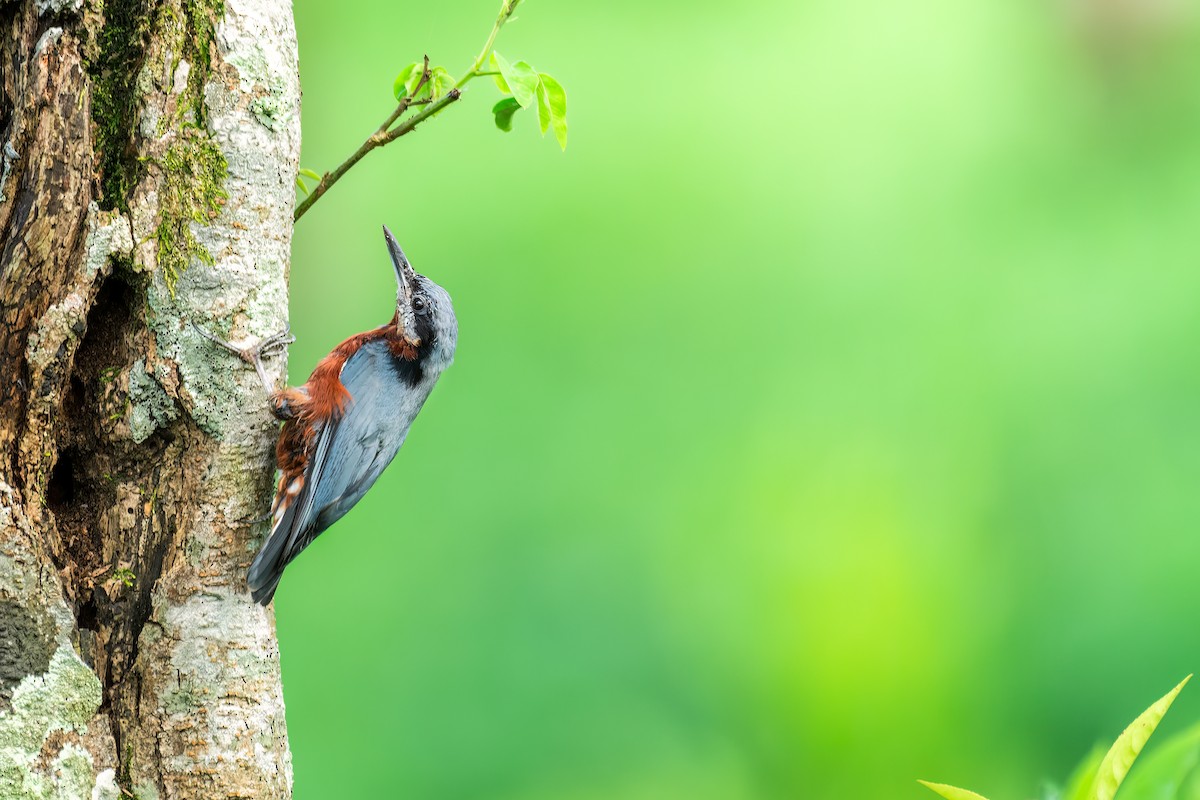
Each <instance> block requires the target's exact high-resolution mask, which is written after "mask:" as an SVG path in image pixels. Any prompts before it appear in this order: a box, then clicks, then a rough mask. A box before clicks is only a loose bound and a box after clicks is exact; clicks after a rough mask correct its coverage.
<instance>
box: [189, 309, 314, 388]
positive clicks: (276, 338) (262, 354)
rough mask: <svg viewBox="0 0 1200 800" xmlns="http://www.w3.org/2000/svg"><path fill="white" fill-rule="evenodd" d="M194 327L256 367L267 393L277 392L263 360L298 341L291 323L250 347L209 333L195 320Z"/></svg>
mask: <svg viewBox="0 0 1200 800" xmlns="http://www.w3.org/2000/svg"><path fill="white" fill-rule="evenodd" d="M192 327H193V328H195V329H196V332H197V333H199V334H200V335H201V336H203V337H204V338H205V339H208V340H209V341H210V342H213V343H214V344H218V345H220V346H221V347H224V348H225V349H226V350H228V351H229V352H231V353H233V354H234V355H235V356H237V357H238V358H240V359H241V360H242V361H245V362H246V363H247V364H250V365H251V366H252V367H254V371H255V372H257V373H258V377H259V380H261V381H262V385H263V389H265V390H266V392H267V394H268V395H272V394H274V393H275V389H274V388H273V387H272V386H271V381H270V379H269V378H267V370H266V368H265V367H264V366H263V361H262V360H263V359H264V358H270V357H272V356H277V355H279V354H280V353H282V352H284V351H285V350H287V346H288V345H289V344H291V343H292V342H294V341H296V337H295V336H292V329H291V326H290V325H289V326H288V327H285V328H284V329H283V330H281V331H280V332H279V333H275V334H272V335H270V336H268V337H267V338H265V339H262V340H261V341H259V342H258V344H255V345H252V346H250V347H238V346H237V345H233V344H230V343H229V342H227V341H225V340H224V339H222V338H221V337H219V336H216V335H215V334H212V333H209V332H208V331H206V330H205V329H204V328H202V327H200V326H199V325H197V324H196V323H194V322H193V323H192Z"/></svg>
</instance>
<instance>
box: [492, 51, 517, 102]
mask: <svg viewBox="0 0 1200 800" xmlns="http://www.w3.org/2000/svg"><path fill="white" fill-rule="evenodd" d="M488 69H489V70H490V71H491V72H500V64H499V63H498V61H497V56H496V51H495V50H493V51H492V54H491V55H490V56H488ZM492 80H494V81H495V82H496V88H497V89H499V90H500V91H501V92H503V93H504V94H512V89H510V88H508V84H507V83H506V82H505V80H504V76H503V75H493V76H492Z"/></svg>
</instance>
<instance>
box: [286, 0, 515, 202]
mask: <svg viewBox="0 0 1200 800" xmlns="http://www.w3.org/2000/svg"><path fill="white" fill-rule="evenodd" d="M520 2H521V0H503V3H502V5H501V6H500V15H499V16H498V17H496V22H495V23H494V24H493V25H492V31H491V33H489V34H488V38H487V42H485V43H484V45H483V50H481V51H480V52H479V56H478V57H477V58H476V59H475V62H474V63H473V64H471V68H470V69H468V70H467V71H466V72H465V73H464V74H463V76H462V77H461V78H459V79H458V81H457V82H456V83H455V84H454V88H453V89H451V90H450V91H448V92H447V93H446V94H445V95H443V96H442V97H440V98H438V99H437V100H433V99H432V98H425V99H421V100H416V99H414V98H415V97H416V96H417V94H419V93H420V91H421V89H422V88H423V87H424V86H425V85H426V84H428V83H429V81H430V79H431V74H430V71H429V56H425V62H424V66H423V68H422V71H421V79H420V80H419V81H417V85H416V87H414V88H413V90H412V92H410V93H408V94H406V95H405V96H404V97H402V98H400V102H399V103H398V104H397V105H396V108H395V109H393V110H392V113H391V114H389V115H388V117H387V119H385V120H384V121H383V124H381V125H380V126H379V127H378V128H377V129H376V130H375V132H374V133H373V134H371V135H370V136H368V137H367V139H366V141H364V142H363V143H362V144H361V145H359V148H358V149H357V150H355V151H354V152H353V153H352V154H351V155H350V157H349V158H347V159H346V160H345V161H343V162H342V163H341V164H339V165H338V166H337V167H336V168H335V169H334V170H333V172H326V173H325V174H324V175H322V176H321V180H320V182H318V183H317V185H316V186H315V187H314V188H313V190H312V193H311V194H309V195H308V197H306V198H304V200H303V201H302V202H301V203H300V204H299V205H297V206H296V211H295V213H294V215H293V216H292V221H293V222H298V221H299V220H300V218H301V217H303V216H304V214H305V212H307V211H308V210H309V209H310V208H312V206H313V203H315V202H317V200H319V199H321V196H322V195H324V194H325V192H327V191H329V188H330V187H331V186H333V185H334V184H335V183H337V182H338V181H339V180H341V177H342V176H343V175H345V174H346V173H347V172H348V171H349V170H350V168H351V167H353V166H354V165H355V164H357V163H358V162H359V161H361V160H362V158H363V156H365V155H366V154H367V153H369V152H371V151H372V150H374V149H375V148H377V147H383V146H384V145H385V144H390V143H391V142H394V141H396V140H397V139H399V138H400V137H401V136H403V135H405V134H406V133H410V132H412V130H413V129H414V128H416V127H417V126H418V125H420V124H421V123H422V122H424V121H425V120H427V119H429V118H430V117H432V116H433V115H434V114H436V113H438V112H439V111H441V110H442V109H443V108H445V107H446V106H448V105H450V104H451V103H453V102H454V101H456V100H458V99H459V98H460V97H461V96H462V91H461V90H462V88H463V87H464V86H466V85H467V84H468V83H470V81H471V80H472V79H473V78H477V77H480V76H481V75H496V74H498V73H496V72H494V71H491V70H484V69H483V65H484V63H485V62H486V61H487V59H488V56H490V55H491V54H492V47H493V46H495V44H496V36H497V35H498V34H499V33H500V29H501V28H503V27H504V23H506V22H508V20H509V18H510V17H512V15H513V12H514V11H516V9H517V5H518V4H520ZM417 105H423V106H425V107H424V108H423V109H421V111H419V112H418V113H416V114H415V115H413V116H412V117H410V118H408V119H407V120H405V121H404V122H402V123H401V124H400V125H399V126H397V127H395V128H393V127H392V126H393V125H395V124H396V121H397V120H399V119H400V118H401V117H402V116H404V113H405V112H406V111H408V109H409V108H410V107H411V106H417Z"/></svg>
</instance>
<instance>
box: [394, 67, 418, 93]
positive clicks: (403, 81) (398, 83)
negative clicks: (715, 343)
mask: <svg viewBox="0 0 1200 800" xmlns="http://www.w3.org/2000/svg"><path fill="white" fill-rule="evenodd" d="M414 70H415V71H416V73H417V76H418V77H420V75H421V71H420V69H418V64H417V63H416V62H413V63H412V64H409V65H408V66H407V67H405V68H404V69H402V70H400V74H399V75H397V76H396V80H395V81H393V82H392V94H393V95H395V96H396V102H397V103H399V102H400V101H401V100H402V99H404V95H405V94H407V93H408V79H409V78H411V77H412V74H413V71H414Z"/></svg>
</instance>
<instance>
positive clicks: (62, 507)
mask: <svg viewBox="0 0 1200 800" xmlns="http://www.w3.org/2000/svg"><path fill="white" fill-rule="evenodd" d="M299 101H300V92H299V86H298V78H297V68H296V45H295V32H294V29H293V23H292V16H291V4H290V2H289V1H288V0H224V2H222V0H104V2H101V0H0V797H3V798H5V800H8V799H9V798H39V799H42V798H55V799H56V800H66V799H67V798H108V799H110V800H111V799H112V798H117V797H137V798H141V800H149V798H159V799H160V800H167V799H168V798H204V799H205V800H209V799H212V798H236V797H245V798H250V797H253V798H280V797H288V796H289V795H290V792H291V763H290V757H289V753H288V746H287V737H286V732H285V728H284V716H283V699H282V692H281V688H280V681H279V656H278V648H277V646H276V642H275V633H274V618H273V616H272V614H271V612H270V611H269V610H265V609H263V608H261V607H259V606H257V605H255V604H253V603H251V601H250V596H249V594H248V591H247V588H246V581H245V572H246V567H247V565H248V563H249V561H250V559H251V557H252V556H253V554H254V551H255V549H256V546H257V544H258V541H259V539H260V538H261V536H262V535H263V534H264V533H265V527H266V525H265V523H255V522H253V521H252V520H253V518H256V517H261V516H262V515H263V514H264V512H265V511H266V508H267V505H268V503H269V498H270V494H271V489H272V486H271V483H272V474H273V462H272V443H273V441H274V438H275V435H276V426H275V423H274V421H273V420H272V418H271V416H270V415H269V413H268V411H267V407H266V404H265V402H264V400H265V398H264V397H263V393H262V387H261V386H260V384H259V382H258V380H257V378H256V376H255V374H254V372H253V370H250V369H248V368H246V367H245V365H243V364H241V363H240V362H238V361H237V360H236V359H233V358H232V357H231V356H230V355H229V354H228V353H226V352H224V351H222V350H220V349H219V348H215V347H213V346H212V345H211V343H209V342H208V341H206V340H205V339H203V338H202V337H201V336H200V335H198V334H197V333H196V331H195V330H194V328H193V327H192V324H193V323H195V324H198V325H201V326H204V327H206V328H208V329H209V330H211V331H213V332H214V333H218V334H220V335H222V336H225V337H231V338H242V337H257V336H263V335H266V334H269V333H272V332H275V331H277V330H279V329H280V328H282V327H283V325H284V322H285V318H286V314H287V287H286V279H287V264H288V252H289V247H290V242H291V231H292V221H291V220H292V209H293V203H294V188H293V186H294V184H293V181H294V177H295V174H296V166H297V164H296V160H297V155H298V150H299V141H300V137H299ZM269 368H270V369H272V370H275V369H282V363H281V362H274V363H271V364H269ZM272 376H273V377H277V373H275V372H272Z"/></svg>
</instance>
